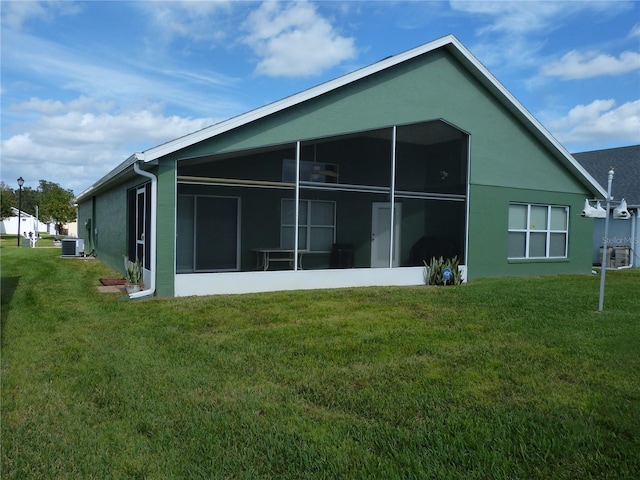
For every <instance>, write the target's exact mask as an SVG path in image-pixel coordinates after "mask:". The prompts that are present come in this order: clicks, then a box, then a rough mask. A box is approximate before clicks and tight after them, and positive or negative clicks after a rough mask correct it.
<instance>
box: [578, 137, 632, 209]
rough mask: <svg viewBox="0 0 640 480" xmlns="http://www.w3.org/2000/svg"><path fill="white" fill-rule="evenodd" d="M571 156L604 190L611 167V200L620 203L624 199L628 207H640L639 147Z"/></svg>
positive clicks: (611, 149) (610, 149) (595, 151)
mask: <svg viewBox="0 0 640 480" xmlns="http://www.w3.org/2000/svg"><path fill="white" fill-rule="evenodd" d="M572 155H573V158H575V159H576V160H577V161H578V162H579V163H580V164H581V165H582V166H583V167H584V169H585V170H586V171H587V172H589V173H590V174H591V176H592V177H593V178H595V179H596V181H598V183H600V185H602V188H604V189H605V190H606V189H607V177H608V174H609V168H610V167H613V169H614V172H615V173H614V175H613V182H612V184H611V196H613V199H614V200H617V201H620V200H622V199H623V198H624V199H625V200H626V201H627V204H628V206H629V207H640V145H633V146H630V147H618V148H609V149H606V150H594V151H591V152H581V153H573V154H572Z"/></svg>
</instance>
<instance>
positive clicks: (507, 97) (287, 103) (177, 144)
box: [79, 35, 607, 198]
mask: <svg viewBox="0 0 640 480" xmlns="http://www.w3.org/2000/svg"><path fill="white" fill-rule="evenodd" d="M442 47H447V48H449V50H450V52H451V53H452V54H454V55H455V56H456V58H458V59H459V60H460V61H462V62H463V63H464V64H465V65H466V66H467V67H468V68H470V71H471V73H473V74H474V75H475V76H476V77H477V78H478V79H479V80H480V81H481V82H482V83H483V84H484V85H485V86H486V87H487V88H489V89H490V90H491V91H493V92H494V93H496V94H499V96H502V98H503V100H504V103H505V105H506V106H507V107H508V108H509V109H510V110H511V111H512V112H513V113H515V114H516V115H519V116H520V117H521V118H523V119H524V120H526V121H528V122H529V124H530V125H531V127H533V130H534V134H537V135H536V136H537V137H538V138H539V139H541V140H542V141H544V142H546V143H547V145H548V146H550V147H552V148H555V149H556V151H557V152H558V153H559V155H560V159H561V160H562V161H564V163H565V165H566V166H568V167H569V168H570V170H573V173H574V174H577V175H581V176H582V177H583V178H584V179H585V180H586V182H587V184H588V186H589V187H590V189H591V191H592V192H593V193H595V194H600V195H601V196H602V197H606V195H607V192H606V191H605V190H604V189H603V188H602V187H601V186H600V184H599V183H598V182H596V181H595V179H594V178H593V177H592V176H591V175H590V174H589V173H588V172H587V171H586V170H585V169H584V168H583V167H582V165H580V164H579V163H578V162H577V161H576V160H575V159H574V158H573V157H572V156H571V154H570V153H569V152H568V151H567V150H566V149H565V148H564V147H563V146H562V145H561V144H560V143H559V142H558V141H557V140H556V139H555V138H554V137H553V136H552V135H551V133H549V131H547V129H546V128H545V127H544V126H543V125H542V124H541V123H540V122H539V121H538V120H537V119H536V118H535V117H534V116H533V115H531V113H530V112H529V111H528V110H527V109H525V108H524V106H522V104H520V102H519V101H518V100H517V99H516V98H515V97H514V96H513V95H512V94H511V93H510V92H509V91H508V90H507V89H506V88H505V87H504V86H503V85H502V84H501V83H500V82H499V81H498V80H497V79H496V78H495V77H494V76H493V74H492V73H491V72H489V70H487V69H486V68H485V66H484V65H482V63H480V62H479V61H478V59H477V58H476V57H474V56H473V54H472V53H471V52H470V51H469V50H467V48H466V47H465V46H464V45H462V43H460V41H459V40H458V39H457V38H456V37H454V36H453V35H447V36H445V37H442V38H440V39H437V40H434V41H432V42H429V43H426V44H424V45H421V46H419V47H416V48H414V49H411V50H408V51H406V52H403V53H400V54H398V55H393V56H391V57H388V58H385V59H384V60H381V61H379V62H376V63H374V64H372V65H369V66H367V67H364V68H361V69H359V70H356V71H354V72H352V73H348V74H346V75H343V76H341V77H338V78H336V79H334V80H331V81H328V82H326V83H323V84H320V85H318V86H316V87H312V88H310V89H308V90H304V91H302V92H300V93H297V94H295V95H292V96H290V97H286V98H284V99H282V100H278V101H276V102H273V103H270V104H269V105H265V106H264V107H261V108H257V109H255V110H251V111H250V112H247V113H244V114H242V115H239V116H237V117H233V118H230V119H228V120H225V121H222V122H220V123H217V124H215V125H212V126H210V127H207V128H204V129H202V130H198V131H197V132H193V133H191V134H188V135H185V136H183V137H180V138H177V139H175V140H171V141H169V142H167V143H164V144H162V145H158V146H156V147H153V148H150V149H149V150H145V151H144V152H139V153H135V154H133V155H132V156H131V157H130V158H129V159H127V161H125V162H124V163H123V164H121V165H120V166H119V167H117V168H116V169H115V170H114V171H113V172H111V173H110V174H108V175H107V176H106V177H104V178H103V179H101V180H100V181H99V182H97V183H96V184H94V185H93V186H92V187H90V188H89V189H87V190H86V191H85V192H83V193H82V194H80V196H79V198H80V197H82V196H84V195H85V193H88V192H89V191H91V190H94V189H95V188H97V187H98V186H99V185H101V184H102V183H103V182H105V181H108V180H110V179H111V178H113V177H115V176H116V175H117V173H120V172H121V171H122V167H123V166H130V165H131V164H132V163H133V161H135V160H140V161H143V162H151V161H154V160H157V159H158V158H160V157H163V156H165V155H169V154H171V153H174V152H176V151H178V150H181V149H183V148H186V147H189V146H191V145H194V144H196V143H198V142H201V141H203V140H207V139H209V138H212V137H215V136H217V135H220V134H222V133H225V132H228V131H230V130H233V129H235V128H238V127H241V126H243V125H246V124H248V123H249V122H253V121H256V120H260V119H261V118H264V117H266V116H268V115H271V114H274V113H277V112H280V111H282V110H285V109H287V108H289V107H292V106H295V105H297V104H299V103H302V102H305V101H307V100H310V99H313V98H315V97H318V96H320V95H323V94H325V93H327V92H330V91H332V90H335V89H337V88H340V87H342V86H344V85H347V84H349V83H352V82H355V81H357V80H360V79H362V78H365V77H367V76H369V75H373V74H375V73H378V72H380V71H383V70H385V69H387V68H390V67H393V66H395V65H398V64H400V63H402V62H405V61H407V60H410V59H412V58H415V57H418V56H420V55H423V54H425V53H429V52H432V51H434V50H437V49H439V48H442ZM133 159H135V160H133ZM132 160H133V161H132Z"/></svg>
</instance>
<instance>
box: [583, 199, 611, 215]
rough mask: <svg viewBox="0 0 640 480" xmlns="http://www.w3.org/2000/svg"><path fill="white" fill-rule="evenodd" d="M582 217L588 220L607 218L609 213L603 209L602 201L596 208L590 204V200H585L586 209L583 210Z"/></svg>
mask: <svg viewBox="0 0 640 480" xmlns="http://www.w3.org/2000/svg"><path fill="white" fill-rule="evenodd" d="M580 215H582V216H583V217H588V218H605V217H606V216H607V212H606V210H605V209H604V208H602V205H601V204H600V201H597V202H596V206H595V207H592V206H591V204H590V203H589V200H585V201H584V209H583V210H582V213H581V214H580Z"/></svg>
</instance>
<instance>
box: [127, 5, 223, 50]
mask: <svg viewBox="0 0 640 480" xmlns="http://www.w3.org/2000/svg"><path fill="white" fill-rule="evenodd" d="M134 6H136V7H138V8H139V9H140V10H141V11H144V12H145V13H146V15H148V17H149V19H150V25H151V26H152V27H153V31H154V36H153V40H152V41H153V42H154V43H156V46H157V41H158V40H161V41H162V42H164V43H169V42H171V41H173V40H174V37H182V38H187V39H190V40H196V41H214V40H220V39H221V38H223V37H225V36H226V34H227V28H228V27H227V25H226V22H225V21H224V17H225V15H226V14H228V13H229V12H230V9H231V2H229V1H224V0H216V1H179V2H168V1H143V2H135V4H134Z"/></svg>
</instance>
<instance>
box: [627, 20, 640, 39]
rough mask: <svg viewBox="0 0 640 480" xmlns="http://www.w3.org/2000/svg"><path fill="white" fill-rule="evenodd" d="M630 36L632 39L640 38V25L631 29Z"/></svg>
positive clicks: (637, 24)
mask: <svg viewBox="0 0 640 480" xmlns="http://www.w3.org/2000/svg"><path fill="white" fill-rule="evenodd" d="M629 36H630V37H640V23H636V24H635V25H634V26H633V28H632V29H631V32H629Z"/></svg>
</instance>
